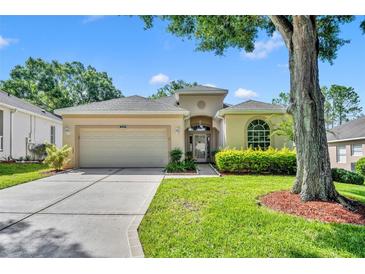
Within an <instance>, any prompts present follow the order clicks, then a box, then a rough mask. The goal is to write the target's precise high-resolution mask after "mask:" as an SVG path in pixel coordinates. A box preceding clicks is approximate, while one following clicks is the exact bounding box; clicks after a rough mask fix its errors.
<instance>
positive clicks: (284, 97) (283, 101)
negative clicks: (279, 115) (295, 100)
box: [272, 91, 290, 107]
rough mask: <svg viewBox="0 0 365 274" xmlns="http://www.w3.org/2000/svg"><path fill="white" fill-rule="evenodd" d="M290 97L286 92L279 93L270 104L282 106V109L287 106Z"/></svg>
mask: <svg viewBox="0 0 365 274" xmlns="http://www.w3.org/2000/svg"><path fill="white" fill-rule="evenodd" d="M289 99H290V95H289V93H287V92H284V91H282V92H280V93H279V96H278V97H277V98H274V99H272V103H273V104H275V105H282V106H284V107H288V106H289Z"/></svg>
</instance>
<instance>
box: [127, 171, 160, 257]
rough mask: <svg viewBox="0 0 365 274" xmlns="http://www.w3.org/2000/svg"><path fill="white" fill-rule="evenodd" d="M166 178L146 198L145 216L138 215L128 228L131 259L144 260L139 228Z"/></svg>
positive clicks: (143, 207)
mask: <svg viewBox="0 0 365 274" xmlns="http://www.w3.org/2000/svg"><path fill="white" fill-rule="evenodd" d="M164 178H165V176H163V177H162V179H161V180H160V182H159V183H158V186H157V188H156V189H154V190H153V191H151V192H150V194H149V195H148V197H147V198H146V200H145V202H144V204H143V206H142V210H143V211H144V214H141V215H136V216H135V217H134V218H133V221H132V223H131V225H130V226H129V228H128V232H127V238H128V244H129V249H130V253H131V258H144V252H143V247H142V244H141V242H140V240H139V235H138V227H139V225H140V224H141V222H142V220H143V217H144V215H145V214H146V212H147V210H148V208H149V206H150V204H151V202H152V200H153V197H155V194H156V192H157V190H158V188H159V186H160V184H161V182H162V181H163V179H164Z"/></svg>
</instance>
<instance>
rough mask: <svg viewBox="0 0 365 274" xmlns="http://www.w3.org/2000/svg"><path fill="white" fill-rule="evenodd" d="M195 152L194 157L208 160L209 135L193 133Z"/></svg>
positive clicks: (199, 159) (199, 160)
mask: <svg viewBox="0 0 365 274" xmlns="http://www.w3.org/2000/svg"><path fill="white" fill-rule="evenodd" d="M193 142H194V146H193V154H194V158H195V159H196V161H198V162H206V161H207V135H206V134H194V135H193Z"/></svg>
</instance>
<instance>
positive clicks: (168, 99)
mask: <svg viewBox="0 0 365 274" xmlns="http://www.w3.org/2000/svg"><path fill="white" fill-rule="evenodd" d="M154 100H155V101H156V102H160V103H164V104H168V105H172V106H176V103H177V101H176V98H175V95H170V96H164V97H160V98H157V99H154Z"/></svg>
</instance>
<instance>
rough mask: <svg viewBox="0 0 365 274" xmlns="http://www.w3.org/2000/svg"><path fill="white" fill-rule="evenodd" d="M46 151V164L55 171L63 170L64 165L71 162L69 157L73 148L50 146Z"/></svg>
mask: <svg viewBox="0 0 365 274" xmlns="http://www.w3.org/2000/svg"><path fill="white" fill-rule="evenodd" d="M46 150H47V157H46V159H44V163H45V164H47V165H49V166H50V167H51V168H54V169H55V170H61V169H62V167H63V165H64V164H66V163H67V162H68V161H69V159H68V156H69V155H70V152H71V147H69V146H68V145H65V146H63V147H61V148H57V147H56V146H55V145H49V146H47V148H46Z"/></svg>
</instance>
